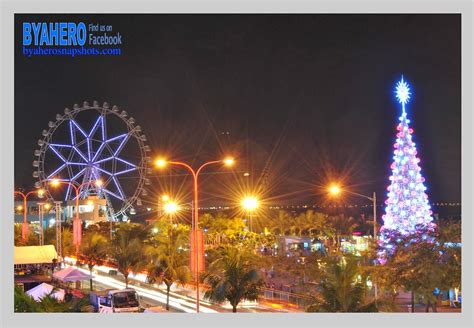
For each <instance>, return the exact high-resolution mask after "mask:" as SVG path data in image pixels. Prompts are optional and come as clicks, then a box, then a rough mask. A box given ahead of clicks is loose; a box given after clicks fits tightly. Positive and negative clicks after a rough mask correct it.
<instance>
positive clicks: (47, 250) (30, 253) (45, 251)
mask: <svg viewBox="0 0 474 328" xmlns="http://www.w3.org/2000/svg"><path fill="white" fill-rule="evenodd" d="M13 251H14V264H15V265H19V264H45V263H53V259H57V258H58V254H57V253H56V249H55V248H54V246H53V245H44V246H15V248H14V250H13Z"/></svg>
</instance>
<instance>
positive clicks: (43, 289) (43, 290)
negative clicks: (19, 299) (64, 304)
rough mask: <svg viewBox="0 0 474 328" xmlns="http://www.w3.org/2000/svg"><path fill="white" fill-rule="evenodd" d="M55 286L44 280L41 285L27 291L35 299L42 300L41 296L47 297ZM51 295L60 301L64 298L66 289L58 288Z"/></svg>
mask: <svg viewBox="0 0 474 328" xmlns="http://www.w3.org/2000/svg"><path fill="white" fill-rule="evenodd" d="M53 288H54V287H53V286H51V285H50V284H47V283H45V282H43V283H42V284H41V285H38V286H36V287H35V288H32V289H30V290H28V291H27V292H26V293H27V294H28V295H30V296H31V297H33V298H34V300H35V301H40V300H41V298H43V297H45V296H46V295H49V294H50V293H51V291H52V290H53ZM51 296H52V297H54V298H55V299H57V300H59V301H62V300H64V289H58V290H57V291H55V292H54V293H53V294H52V295H51Z"/></svg>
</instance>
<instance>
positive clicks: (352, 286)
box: [306, 256, 377, 312]
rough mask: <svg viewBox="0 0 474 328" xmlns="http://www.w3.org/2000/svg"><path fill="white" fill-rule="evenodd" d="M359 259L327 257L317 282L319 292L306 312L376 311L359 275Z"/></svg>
mask: <svg viewBox="0 0 474 328" xmlns="http://www.w3.org/2000/svg"><path fill="white" fill-rule="evenodd" d="M360 275H361V270H360V268H359V265H358V260H357V259H356V258H354V257H351V256H345V257H340V258H339V257H331V258H327V259H326V262H325V265H324V269H323V271H322V280H321V283H320V285H319V289H320V295H318V296H317V297H315V302H314V303H313V304H312V305H310V306H309V307H308V308H307V309H306V311H307V312H377V307H376V306H375V303H374V301H373V300H370V299H369V298H368V297H367V288H366V287H365V281H363V280H362V279H360V278H359V276H360Z"/></svg>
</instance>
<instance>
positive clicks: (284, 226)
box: [270, 211, 292, 236]
mask: <svg viewBox="0 0 474 328" xmlns="http://www.w3.org/2000/svg"><path fill="white" fill-rule="evenodd" d="M291 220H292V217H291V215H290V214H289V213H288V212H286V211H278V215H277V216H276V217H275V218H273V219H271V220H270V230H271V231H272V232H273V233H275V234H276V235H280V236H283V235H284V234H285V233H286V232H287V231H289V230H290V222H291Z"/></svg>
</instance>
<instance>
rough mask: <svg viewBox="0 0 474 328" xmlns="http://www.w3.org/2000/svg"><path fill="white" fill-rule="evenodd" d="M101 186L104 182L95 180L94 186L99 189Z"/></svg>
mask: <svg viewBox="0 0 474 328" xmlns="http://www.w3.org/2000/svg"><path fill="white" fill-rule="evenodd" d="M103 184H104V182H103V181H102V180H100V179H99V180H95V185H96V186H97V187H101V186H102V185H103Z"/></svg>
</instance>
